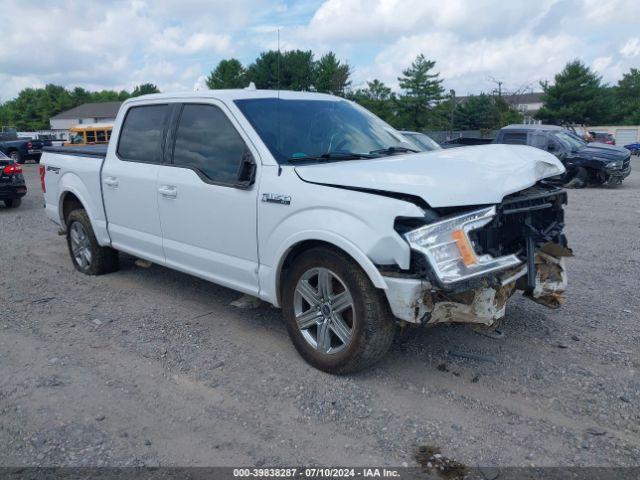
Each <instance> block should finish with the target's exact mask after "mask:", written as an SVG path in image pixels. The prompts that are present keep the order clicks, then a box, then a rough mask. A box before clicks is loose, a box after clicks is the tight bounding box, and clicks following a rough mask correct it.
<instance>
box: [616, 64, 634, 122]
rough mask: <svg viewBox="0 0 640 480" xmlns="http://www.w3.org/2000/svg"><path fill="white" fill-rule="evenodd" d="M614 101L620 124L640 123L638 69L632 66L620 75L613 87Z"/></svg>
mask: <svg viewBox="0 0 640 480" xmlns="http://www.w3.org/2000/svg"><path fill="white" fill-rule="evenodd" d="M614 101H615V110H616V112H617V120H618V122H619V123H620V124H623V125H624V124H626V125H638V124H640V70H638V69H637V68H632V69H631V70H629V72H628V73H625V74H624V75H623V76H622V78H621V79H620V80H619V81H618V85H617V86H616V89H615V93H614Z"/></svg>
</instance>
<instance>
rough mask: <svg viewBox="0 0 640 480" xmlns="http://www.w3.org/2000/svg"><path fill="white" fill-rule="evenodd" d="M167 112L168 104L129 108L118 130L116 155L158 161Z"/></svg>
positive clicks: (131, 158) (148, 161)
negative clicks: (118, 138) (120, 128)
mask: <svg viewBox="0 0 640 480" xmlns="http://www.w3.org/2000/svg"><path fill="white" fill-rule="evenodd" d="M168 112H169V106H168V105H146V106H144V107H133V108H130V109H129V111H128V112H127V116H126V117H125V119H124V123H123V125H122V130H121V131H120V140H119V142H118V156H119V157H120V158H122V159H123V160H130V161H134V162H147V163H160V162H161V161H162V134H163V131H164V126H165V122H166V118H167V113H168Z"/></svg>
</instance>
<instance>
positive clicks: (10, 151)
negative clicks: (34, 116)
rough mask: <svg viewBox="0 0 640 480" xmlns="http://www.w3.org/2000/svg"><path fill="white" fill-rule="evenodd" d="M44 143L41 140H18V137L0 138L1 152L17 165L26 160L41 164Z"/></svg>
mask: <svg viewBox="0 0 640 480" xmlns="http://www.w3.org/2000/svg"><path fill="white" fill-rule="evenodd" d="M43 146H44V143H43V142H42V141H41V140H33V139H29V138H27V139H25V138H18V137H17V136H15V135H14V136H11V137H8V136H6V135H5V136H2V137H1V138H0V152H2V153H4V154H5V155H6V156H8V157H9V158H11V159H13V160H14V161H15V162H17V163H24V162H25V161H26V160H35V162H36V163H38V162H40V157H41V155H42V148H43Z"/></svg>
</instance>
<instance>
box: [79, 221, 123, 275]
mask: <svg viewBox="0 0 640 480" xmlns="http://www.w3.org/2000/svg"><path fill="white" fill-rule="evenodd" d="M67 245H68V247H69V254H70V255H71V261H72V262H73V266H74V267H75V268H76V270H78V271H80V272H82V273H84V274H86V275H102V274H103V273H110V272H114V271H116V270H117V269H118V251H117V250H114V249H113V248H109V247H101V246H100V245H99V244H98V241H97V240H96V236H95V234H94V233H93V228H92V227H91V221H90V220H89V216H88V215H87V212H86V211H85V210H82V209H78V210H73V211H72V212H71V213H70V214H69V216H68V217H67Z"/></svg>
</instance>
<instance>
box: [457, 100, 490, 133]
mask: <svg viewBox="0 0 640 480" xmlns="http://www.w3.org/2000/svg"><path fill="white" fill-rule="evenodd" d="M499 124H500V109H499V108H498V106H497V104H496V102H495V101H494V100H493V99H492V98H491V97H490V96H489V95H486V94H484V93H481V94H480V95H471V96H470V97H468V98H467V99H466V100H465V101H463V102H461V103H459V104H458V105H457V106H456V109H455V111H454V113H453V126H454V129H456V130H490V129H493V128H496V127H497V126H498V125H499Z"/></svg>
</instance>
